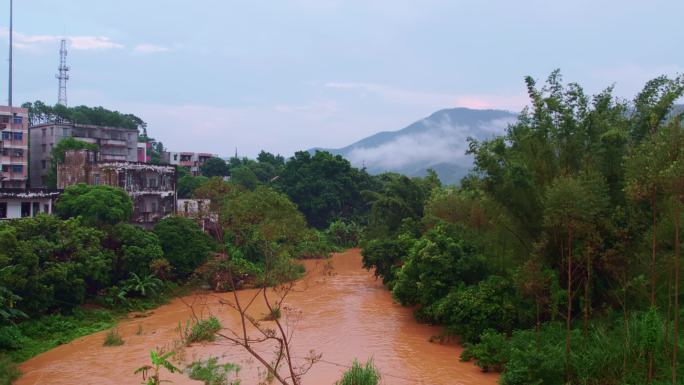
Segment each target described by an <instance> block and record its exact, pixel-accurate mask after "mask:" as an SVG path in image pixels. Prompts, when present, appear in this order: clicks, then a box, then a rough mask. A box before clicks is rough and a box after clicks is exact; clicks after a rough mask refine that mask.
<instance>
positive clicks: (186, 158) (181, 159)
mask: <svg viewBox="0 0 684 385" xmlns="http://www.w3.org/2000/svg"><path fill="white" fill-rule="evenodd" d="M163 157H164V163H168V164H171V165H174V166H180V167H187V168H188V169H189V170H190V174H191V175H193V176H197V175H201V174H202V172H201V171H200V167H201V166H202V165H203V164H204V162H206V161H207V160H209V159H211V158H215V157H218V155H216V154H210V153H206V152H171V151H164V153H163Z"/></svg>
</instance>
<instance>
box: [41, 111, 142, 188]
mask: <svg viewBox="0 0 684 385" xmlns="http://www.w3.org/2000/svg"><path fill="white" fill-rule="evenodd" d="M29 130H30V135H31V172H30V182H31V187H45V185H46V177H47V175H48V172H49V170H50V162H51V159H50V158H51V157H50V155H51V153H52V149H53V148H54V146H55V145H57V143H59V142H60V141H61V140H63V139H65V138H69V137H71V138H74V139H76V140H79V141H82V142H86V143H93V144H97V145H98V149H99V158H98V159H99V160H101V161H128V162H135V161H137V160H138V130H137V129H129V128H122V127H105V126H95V125H87V124H74V123H45V124H39V125H36V126H32V127H31V128H30V129H29Z"/></svg>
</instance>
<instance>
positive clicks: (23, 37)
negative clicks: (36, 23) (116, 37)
mask: <svg viewBox="0 0 684 385" xmlns="http://www.w3.org/2000/svg"><path fill="white" fill-rule="evenodd" d="M0 36H2V37H3V38H5V37H7V36H9V30H8V29H7V28H3V29H0ZM62 39H67V41H68V42H69V48H70V49H75V50H108V49H121V48H124V46H123V44H119V43H117V42H114V41H112V40H111V39H110V38H109V37H106V36H61V35H29V34H24V33H21V32H16V31H15V32H14V33H13V40H14V41H13V46H14V48H16V49H21V50H26V51H33V52H42V51H45V50H47V49H54V47H55V44H56V43H57V42H59V41H60V40H62Z"/></svg>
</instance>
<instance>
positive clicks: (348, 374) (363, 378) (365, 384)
mask: <svg viewBox="0 0 684 385" xmlns="http://www.w3.org/2000/svg"><path fill="white" fill-rule="evenodd" d="M379 383H380V371H379V370H378V369H377V368H376V367H375V365H374V364H373V359H372V358H371V359H369V360H368V361H366V365H364V366H361V364H359V362H358V361H357V360H354V363H353V364H352V367H351V368H350V369H349V370H347V371H345V372H344V373H343V374H342V379H340V380H339V381H338V382H336V383H335V385H378V384H379Z"/></svg>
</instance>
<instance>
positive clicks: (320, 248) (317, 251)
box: [295, 230, 333, 259]
mask: <svg viewBox="0 0 684 385" xmlns="http://www.w3.org/2000/svg"><path fill="white" fill-rule="evenodd" d="M332 250H333V247H332V245H330V244H329V243H328V239H327V237H326V236H325V234H323V233H321V232H320V231H317V230H307V231H305V232H304V234H303V236H302V239H301V241H300V242H299V243H298V244H297V248H296V250H295V256H296V257H297V258H303V259H314V258H328V257H330V252H331V251H332Z"/></svg>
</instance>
